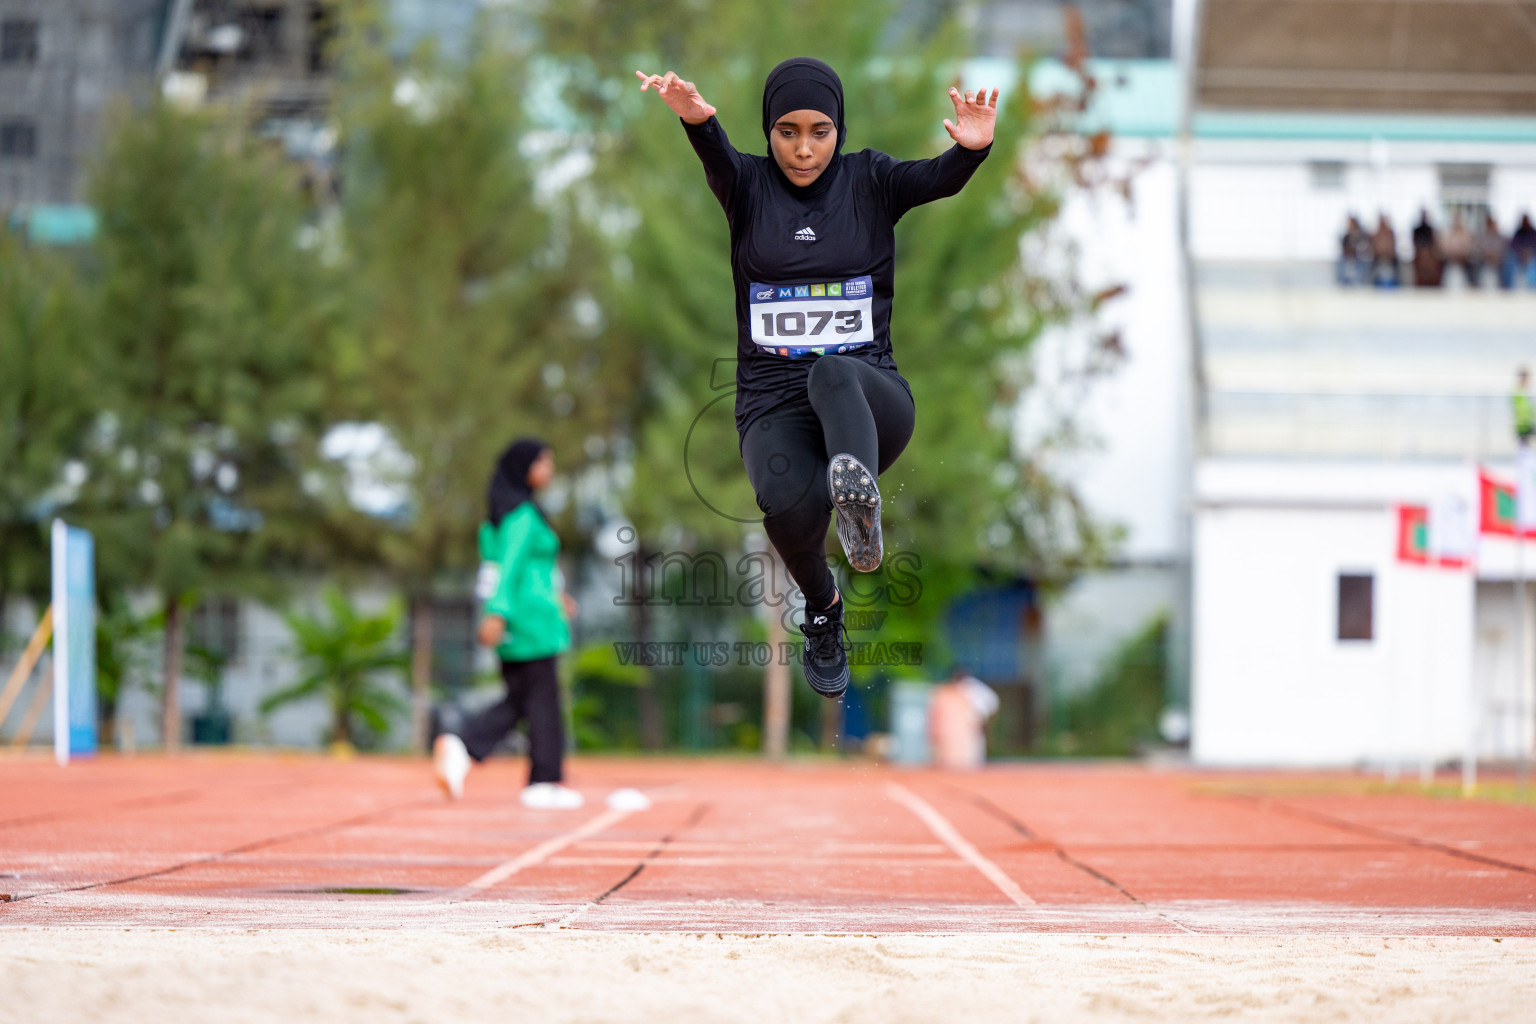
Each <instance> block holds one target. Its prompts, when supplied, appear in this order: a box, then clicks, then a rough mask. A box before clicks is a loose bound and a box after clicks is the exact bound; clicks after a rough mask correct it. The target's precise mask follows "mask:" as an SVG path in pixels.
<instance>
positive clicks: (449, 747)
mask: <svg viewBox="0 0 1536 1024" xmlns="http://www.w3.org/2000/svg"><path fill="white" fill-rule="evenodd" d="M554 475H555V457H554V453H553V452H552V451H551V450H550V448H549V446H548V445H546V444H544V442H542V441H540V440H538V439H537V438H531V437H524V438H519V439H518V440H517V441H515V442H513V444H512V445H511V447H509V448H508V449H507V450H506V451H505V452H503V453H502V455H501V457H500V458H499V459H498V460H497V461H496V469H495V472H494V473H493V474H492V476H491V485H490V489H489V494H488V496H487V504H488V506H489V510H488V513H487V518H486V522H484V523H482V524H481V526H480V557H481V560H482V561H481V567H480V580H479V582H478V585H477V587H476V590H477V593H478V596H479V597H480V598H481V600H483V601H484V602H485V616H484V618H482V619H481V620H480V625H479V629H478V631H477V638H478V639H479V641H480V643H481V644H482V645H483V646H485V647H493V648H495V649H496V653H497V654H498V655H499V656H500V658H501V675H502V679H503V680H504V681H505V682H506V687H507V693H506V697H505V698H504V699H502V700H501V701H500V702H499V703H497V704H494V705H492V706H491V707H489V708H487V709H486V710H484V711H482V712H481V713H480V714H478V715H475V716H474V717H472V718H470V719H469V721H468V722H466V723H465V725H464V727H463V728H461V729H460V730H459V732H458V733H457V734H454V733H444V734H443V735H441V736H439V737H437V739H436V740H435V741H434V743H433V747H432V754H433V766H434V768H435V770H436V772H437V779H438V783H439V784H440V785H441V786H442V788H443V790H444V791H445V792H446V793H447V794H448V796H449V798H450V799H455V800H456V799H458V798H459V797H460V796H461V795H463V792H464V778H465V776H467V775H468V774H469V769H470V766H471V764H472V762H475V761H483V760H485V759H486V757H488V756H490V753H491V751H493V750H494V749H496V746H497V744H499V743H500V742H501V741H502V740H504V739H505V738H506V737H507V736H508V735H509V734H510V733H511V732H512V730H513V729H515V728H517V726H518V724H519V723H520V722H523V721H526V722H527V723H528V760H529V766H528V768H529V770H528V786H527V788H526V789H524V790H523V792H522V803H523V806H525V807H531V808H535V809H540V810H569V809H575V808H578V807H580V806H582V804H583V802H584V801H583V798H582V795H581V794H580V793H579V792H577V791H576V790H574V789H570V788H568V787H567V786H565V785H564V784H563V783H564V759H565V728H564V718H563V715H562V713H561V709H560V678H559V673H558V671H557V662H558V659H559V656H560V655H561V654H563V653H564V652H565V651H567V650H569V649H570V646H571V628H570V619H572V618H574V617H575V615H576V602H575V601H574V600H572V598H571V596H570V595H569V594H566V593H565V592H564V589H563V587H562V585H561V577H560V569H559V567H558V566H557V565H556V562H555V560H556V558H557V557H558V556H559V554H560V540H559V538H558V537H556V536H555V531H554V530H553V529H551V528H550V525H549V522H548V520H546V519H545V517H544V510H543V509H541V508H539V506H538V504H537V503H536V502H535V501H534V500H533V496H534V493H535V492H537V491H542V490H543V489H544V488H546V487H548V486H549V482H550V481H551V480H552V479H553V478H554Z"/></svg>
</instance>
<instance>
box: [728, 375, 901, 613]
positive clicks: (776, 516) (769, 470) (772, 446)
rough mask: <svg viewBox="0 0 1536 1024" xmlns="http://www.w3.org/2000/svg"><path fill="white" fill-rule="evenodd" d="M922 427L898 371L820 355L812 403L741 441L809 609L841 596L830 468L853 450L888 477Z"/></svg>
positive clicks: (773, 536)
mask: <svg viewBox="0 0 1536 1024" xmlns="http://www.w3.org/2000/svg"><path fill="white" fill-rule="evenodd" d="M916 422H917V412H916V409H915V408H914V406H913V403H912V396H911V395H909V394H908V393H907V389H906V388H905V387H903V386H902V384H901V381H899V380H898V379H897V378H896V375H895V374H894V373H891V372H889V371H887V370H882V369H880V368H879V367H876V366H871V365H870V364H869V363H866V362H864V361H863V360H860V359H853V358H851V357H849V356H820V357H819V358H817V360H816V364H815V365H814V366H812V367H811V375H810V380H809V382H808V385H807V397H806V399H804V400H801V399H794V400H791V401H788V402H785V403H783V404H782V405H778V406H775V407H774V408H772V409H770V410H769V411H768V412H766V413H764V414H763V416H762V417H761V418H760V419H758V420H757V421H756V422H755V423H753V424H752V426H751V427H750V428H748V430H747V433H746V435H745V436H744V437H743V438H742V439H741V458H742V461H743V462H744V463H746V467H747V479H748V480H750V481H751V483H752V490H753V491H755V492H756V494H757V507H758V508H760V509H762V512H763V529H764V530H766V531H767V533H768V539H769V540H770V541H771V542H772V543H773V546H774V548H775V549H776V550H777V551H778V553H779V556H780V557H781V558H783V559H784V565H785V567H786V568H787V569H788V570H789V575H790V576H791V578H793V579H794V581H795V584H796V585H797V586H798V587H799V588H800V589H801V591H803V592H804V593H805V603H806V605H807V607H810V608H826V607H829V606H830V605H831V604H832V598H833V596H834V595H835V594H836V592H837V587H836V584H834V583H833V580H832V571H831V570H830V569H829V568H827V527H829V526H831V525H832V494H831V492H830V491H828V489H827V463H828V462H830V461H831V458H832V456H834V455H838V454H842V453H844V452H846V453H847V454H849V455H852V456H853V457H854V458H856V459H858V460H859V461H860V462H862V463H864V465H866V466H868V467H870V468H872V469H874V470H875V472H876V473H884V472H885V471H886V470H887V469H889V468H890V467H891V466H892V465H893V464H895V462H896V459H897V457H898V456H899V455H901V453H902V451H903V450H904V449H905V448H906V447H907V442H909V441H911V440H912V429H913V427H914V426H915V424H916Z"/></svg>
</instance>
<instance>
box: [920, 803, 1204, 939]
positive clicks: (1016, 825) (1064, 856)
mask: <svg viewBox="0 0 1536 1024" xmlns="http://www.w3.org/2000/svg"><path fill="white" fill-rule="evenodd" d="M950 788H951V789H952V790H953V791H954V792H956V793H960V794H962V795H964V796H968V797H970V798H971V802H972V803H974V804H975V805H976V806H977V807H980V808H981V809H982V810H983V811H985V812H986V813H988V814H990V815H992V816H993V817H994V818H996V819H997V820H999V821H1001V822H1003V823H1004V824H1006V825H1007V826H1009V827H1010V828H1012V829H1013V830H1014V831H1015V832H1017V833H1018V834H1019V835H1021V836H1023V837H1024V838H1025V839H1028V840H1029V841H1030V842H1032V843H1039V844H1041V846H1042V847H1044V848H1045V849H1048V850H1050V851H1051V852H1052V853H1054V854H1055V855H1056V857H1057V859H1059V860H1060V861H1061V862H1062V863H1064V864H1067V865H1069V866H1071V867H1073V868H1076V869H1077V870H1078V871H1081V872H1083V873H1084V874H1085V875H1088V876H1089V877H1090V878H1095V879H1097V880H1098V881H1100V882H1102V883H1104V884H1105V885H1107V886H1109V887H1110V888H1112V889H1114V890H1115V891H1116V892H1118V893H1119V894H1120V895H1121V896H1124V897H1125V898H1126V899H1128V900H1130V901H1131V902H1132V903H1133V904H1135V905H1136V906H1138V907H1140V908H1141V909H1143V910H1145V911H1147V912H1148V913H1150V914H1152V915H1154V916H1156V917H1158V918H1159V919H1161V920H1163V921H1166V922H1168V923H1169V924H1171V925H1173V926H1174V927H1175V928H1177V929H1179V930H1180V931H1182V932H1185V933H1187V934H1189V935H1198V934H1200V933H1199V932H1197V931H1195V930H1194V929H1193V928H1190V927H1189V926H1187V925H1185V924H1184V923H1183V922H1181V921H1178V920H1176V919H1175V918H1173V917H1172V916H1170V915H1169V914H1168V913H1166V912H1164V911H1162V910H1158V909H1157V908H1155V907H1153V906H1151V905H1150V904H1148V903H1147V902H1146V901H1145V900H1143V899H1142V898H1141V897H1139V896H1137V895H1136V894H1135V893H1133V892H1131V891H1130V890H1129V889H1127V888H1126V887H1125V886H1123V885H1121V884H1120V883H1119V882H1117V881H1115V880H1114V879H1113V878H1111V877H1109V875H1107V874H1105V873H1104V872H1103V871H1100V870H1099V869H1098V868H1096V867H1094V866H1093V865H1091V864H1089V863H1087V862H1086V861H1083V860H1081V859H1079V858H1077V857H1075V856H1073V855H1072V854H1070V853H1068V852H1067V851H1066V849H1065V848H1064V847H1063V846H1062V845H1061V844H1060V843H1058V842H1056V841H1055V840H1054V839H1048V838H1046V837H1045V836H1042V835H1040V833H1038V832H1036V831H1035V830H1034V829H1032V828H1030V827H1029V826H1028V825H1026V824H1024V823H1023V822H1022V821H1020V820H1019V819H1018V818H1015V817H1014V816H1013V815H1012V814H1010V813H1008V812H1007V811H1005V810H1003V809H1002V808H1001V807H999V806H998V805H997V804H995V803H993V802H992V801H991V800H988V799H987V798H986V797H984V796H982V795H981V794H980V793H972V792H971V791H970V790H968V789H962V788H961V787H959V786H951V787H950ZM1127 848H1128V849H1136V848H1137V847H1135V846H1131V847H1127Z"/></svg>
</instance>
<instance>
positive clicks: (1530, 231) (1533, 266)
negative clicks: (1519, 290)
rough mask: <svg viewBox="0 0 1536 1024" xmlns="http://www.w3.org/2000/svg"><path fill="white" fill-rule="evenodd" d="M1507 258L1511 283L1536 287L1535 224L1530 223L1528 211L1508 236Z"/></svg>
mask: <svg viewBox="0 0 1536 1024" xmlns="http://www.w3.org/2000/svg"><path fill="white" fill-rule="evenodd" d="M1508 260H1509V262H1510V281H1511V283H1512V284H1516V285H1518V284H1520V283H1521V282H1524V283H1525V285H1526V286H1527V287H1529V288H1536V224H1532V223H1531V215H1530V214H1528V213H1527V214H1522V215H1521V217H1520V224H1519V226H1517V227H1516V228H1515V233H1514V234H1513V235H1510V236H1509V256H1508Z"/></svg>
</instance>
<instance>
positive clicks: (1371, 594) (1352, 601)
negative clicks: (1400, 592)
mask: <svg viewBox="0 0 1536 1024" xmlns="http://www.w3.org/2000/svg"><path fill="white" fill-rule="evenodd" d="M1375 589H1376V577H1374V576H1348V575H1345V574H1343V573H1340V574H1339V639H1340V640H1374V639H1375V638H1376V631H1375V624H1376V611H1375Z"/></svg>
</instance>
